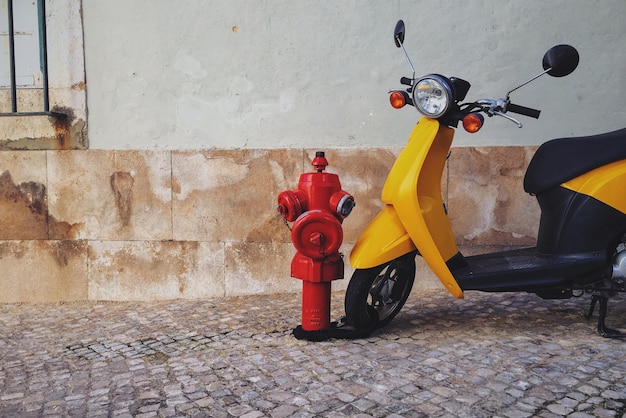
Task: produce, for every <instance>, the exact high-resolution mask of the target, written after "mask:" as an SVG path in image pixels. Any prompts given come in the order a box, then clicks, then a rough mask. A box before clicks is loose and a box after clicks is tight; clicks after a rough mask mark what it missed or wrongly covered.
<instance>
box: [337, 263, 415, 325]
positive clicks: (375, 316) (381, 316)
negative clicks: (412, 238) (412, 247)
mask: <svg viewBox="0 0 626 418" xmlns="http://www.w3.org/2000/svg"><path fill="white" fill-rule="evenodd" d="M416 254H417V252H416V251H413V252H410V253H408V254H405V255H403V256H401V257H398V258H396V259H394V260H391V261H389V262H387V263H385V264H382V265H380V266H377V267H372V268H369V269H357V270H355V271H354V274H353V275H352V278H351V279H350V283H349V284H348V289H347V290H346V299H345V310H346V322H347V323H348V324H350V325H352V326H353V327H355V328H356V329H370V330H373V329H376V328H381V327H383V326H385V325H387V324H388V323H389V322H390V321H391V320H392V319H393V318H394V317H395V316H396V315H397V314H398V312H400V310H401V309H402V307H403V306H404V303H405V302H406V300H407V299H408V297H409V294H410V293H411V289H412V288H413V282H414V281H415V255H416Z"/></svg>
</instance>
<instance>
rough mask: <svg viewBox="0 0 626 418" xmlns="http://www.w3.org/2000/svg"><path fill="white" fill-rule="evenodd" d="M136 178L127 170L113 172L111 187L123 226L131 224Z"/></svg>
mask: <svg viewBox="0 0 626 418" xmlns="http://www.w3.org/2000/svg"><path fill="white" fill-rule="evenodd" d="M134 184H135V179H134V177H133V176H132V174H130V173H128V172H126V171H116V172H115V173H113V174H111V189H112V190H113V194H114V196H115V205H116V206H117V211H118V213H119V215H120V219H121V220H122V225H123V226H125V227H126V226H129V225H130V218H131V215H132V199H131V197H132V192H133V186H134Z"/></svg>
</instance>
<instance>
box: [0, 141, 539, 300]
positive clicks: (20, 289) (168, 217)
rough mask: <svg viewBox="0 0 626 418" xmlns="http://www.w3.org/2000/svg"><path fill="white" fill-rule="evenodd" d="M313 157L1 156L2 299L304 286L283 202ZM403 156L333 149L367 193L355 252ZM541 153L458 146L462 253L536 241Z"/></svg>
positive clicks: (357, 214) (345, 179)
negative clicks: (526, 186) (532, 189)
mask: <svg viewBox="0 0 626 418" xmlns="http://www.w3.org/2000/svg"><path fill="white" fill-rule="evenodd" d="M314 151H315V150H302V149H290V150H287V149H276V150H200V151H104V150H92V151H30V152H17V151H2V152H0V213H1V214H2V216H1V217H0V289H1V292H0V302H44V301H69V300H86V299H90V300H154V299H173V298H210V297H220V296H233V295H247V294H259V293H275V292H296V291H299V289H300V282H299V281H298V280H296V279H293V278H291V277H290V276H289V265H290V260H291V257H292V255H293V253H294V249H293V247H292V245H291V241H290V235H289V230H288V229H287V227H286V226H285V225H284V224H283V222H282V219H281V218H279V217H278V215H277V213H276V197H277V195H278V193H279V192H280V191H282V190H288V189H293V188H295V187H296V185H297V181H298V178H299V175H300V174H301V173H303V172H305V171H309V170H310V161H311V158H312V156H313V155H314ZM398 151H399V150H398V149H366V150H347V149H331V150H328V149H327V150H326V152H327V157H328V159H329V162H330V164H331V165H330V166H329V168H328V170H329V171H330V172H334V173H337V174H339V176H340V180H341V182H342V187H343V189H344V190H346V191H348V192H350V193H352V194H353V195H354V196H355V199H356V201H357V207H356V209H355V210H354V212H353V214H352V215H351V216H350V217H349V218H347V219H346V220H345V222H344V229H345V236H344V246H343V248H342V251H343V252H344V253H345V254H346V255H347V253H348V252H349V251H350V248H351V246H352V243H354V241H355V240H356V237H357V236H358V233H359V231H360V230H362V229H363V227H364V226H365V225H366V223H367V222H368V221H369V220H370V219H371V218H372V217H373V216H374V215H375V214H376V213H377V211H378V210H379V208H380V206H381V205H380V201H379V196H380V191H381V189H382V185H383V182H384V180H385V177H386V173H387V171H388V170H389V168H390V167H391V165H392V163H393V161H394V158H395V155H396V154H397V152H398ZM531 151H532V148H527V147H486V148H453V150H452V154H451V157H450V159H449V165H448V169H447V170H446V172H445V178H444V184H443V193H444V200H446V201H447V202H448V205H449V213H450V218H451V222H452V224H453V226H454V228H455V229H456V233H457V239H458V240H459V243H460V246H461V250H462V251H464V252H466V253H471V252H478V251H482V250H484V249H492V248H494V247H497V248H501V247H505V246H519V245H532V244H533V243H534V239H535V231H536V226H537V224H538V207H537V204H536V203H535V201H534V199H533V198H532V197H530V196H528V195H526V194H525V193H523V191H522V188H521V179H522V177H523V173H524V169H525V167H526V166H527V164H528V160H529V156H530V153H531ZM346 259H347V257H346ZM346 267H347V269H346V280H343V281H337V282H334V284H333V288H334V289H341V288H344V287H345V286H346V284H347V281H348V280H347V278H348V277H349V275H350V274H351V269H350V267H349V265H347V266H346ZM418 274H419V278H418V282H417V284H416V286H417V287H420V286H421V287H433V286H439V284H438V281H437V280H436V279H435V278H434V277H433V276H432V274H430V273H429V272H428V270H427V269H426V268H425V266H423V265H420V268H419V273H418Z"/></svg>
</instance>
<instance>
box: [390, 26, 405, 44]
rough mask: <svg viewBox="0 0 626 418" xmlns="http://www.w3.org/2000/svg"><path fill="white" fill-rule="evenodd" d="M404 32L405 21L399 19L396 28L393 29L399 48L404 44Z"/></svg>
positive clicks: (394, 38)
mask: <svg viewBox="0 0 626 418" xmlns="http://www.w3.org/2000/svg"><path fill="white" fill-rule="evenodd" d="M404 33H405V30H404V21H402V20H398V23H396V28H395V29H394V31H393V40H394V42H395V43H396V46H397V47H398V48H400V47H402V44H403V43H404Z"/></svg>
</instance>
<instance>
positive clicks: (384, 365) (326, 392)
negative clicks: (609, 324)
mask: <svg viewBox="0 0 626 418" xmlns="http://www.w3.org/2000/svg"><path fill="white" fill-rule="evenodd" d="M342 296H343V295H342V293H341V292H338V293H335V294H334V295H333V306H334V308H333V310H334V312H336V313H340V312H341V308H340V306H341V302H342ZM424 296H425V295H424V294H416V295H414V296H412V297H411V298H410V299H409V301H408V302H407V305H406V307H405V309H404V310H403V311H402V312H401V313H400V314H399V316H398V317H397V318H396V320H394V321H393V322H392V323H391V324H390V325H389V326H388V327H387V328H385V329H383V330H379V331H376V332H375V333H374V334H372V335H371V336H370V337H368V338H364V339H360V340H347V341H344V340H331V341H326V342H321V343H312V342H307V341H299V340H296V339H294V337H293V336H292V335H291V331H292V329H293V327H295V325H297V324H298V322H299V315H300V306H299V300H294V298H293V295H274V296H271V297H270V296H245V297H237V298H224V299H211V300H181V299H179V300H174V301H170V302H150V303H147V302H133V303H128V302H126V303H119V302H96V303H94V302H89V303H87V302H80V303H77V302H76V303H65V304H54V305H42V304H40V305H27V304H20V305H10V304H8V305H7V304H4V305H0V329H2V330H3V332H4V333H3V334H2V336H0V359H1V360H0V416H44V415H58V416H90V417H91V416H109V417H113V416H162V417H165V416H189V417H194V416H216V417H221V416H223V417H233V416H241V417H249V418H255V417H263V416H267V417H272V416H274V417H315V416H328V417H342V416H355V417H360V416H362V417H365V416H369V417H426V416H428V417H449V416H467V417H492V416H499V417H508V418H518V417H530V416H533V417H534V416H537V417H555V416H564V415H565V414H570V416H574V417H588V416H620V415H623V411H624V408H625V404H626V400H625V399H624V395H625V393H624V385H623V382H624V381H626V369H625V368H624V360H626V352H625V351H624V350H623V341H615V340H606V339H603V338H602V337H600V336H598V335H597V333H596V331H595V323H593V322H587V321H585V320H584V319H582V318H581V313H582V312H584V311H585V310H586V309H587V307H588V305H587V303H588V300H583V299H582V298H579V299H573V300H567V301H544V300H541V299H539V298H537V297H534V296H532V295H516V297H515V299H511V297H510V295H498V294H470V295H466V299H464V300H462V301H454V302H453V303H450V299H449V296H443V295H441V294H437V293H433V294H429V295H427V296H428V297H427V298H424ZM296 299H297V298H296ZM434 301H437V302H438V303H433V302H434ZM623 301H624V300H623V298H622V299H621V301H620V300H619V299H617V300H616V301H615V302H614V303H613V304H612V305H611V307H612V311H611V314H612V315H613V316H612V319H613V320H614V322H615V323H616V325H621V326H622V328H624V325H626V324H624V321H623V318H624V317H625V315H624V314H625V313H626V306H624V305H623ZM487 311H488V312H489V318H490V322H485V320H484V317H483V316H482V315H480V313H482V312H487ZM512 319H515V320H512ZM540 319H541V321H539V320H540ZM620 321H621V323H620ZM494 323H496V324H498V326H493V324H494ZM528 324H533V326H528ZM428 325H432V326H428ZM565 325H566V326H565ZM442 330H443V331H442ZM531 348H532V351H533V352H534V353H535V354H536V358H535V359H533V360H529V357H528V355H527V353H528V351H529V350H530V349H531ZM520 353H524V354H520ZM579 355H583V356H584V357H585V358H586V361H588V362H594V363H596V364H597V365H598V367H593V368H583V370H581V368H580V367H579V366H580V363H579V361H578V360H576V361H572V359H573V358H576V356H579ZM429 359H438V360H440V361H428V360H429ZM444 359H445V360H444ZM468 359H471V361H468ZM481 360H488V361H481ZM600 364H602V365H603V366H602V367H600ZM487 371H491V372H490V373H489V372H487ZM572 372H577V373H579V375H577V377H576V378H575V379H571V380H567V381H566V383H567V384H563V383H562V382H561V381H562V380H563V378H564V377H566V376H572ZM490 387H491V388H490Z"/></svg>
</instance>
